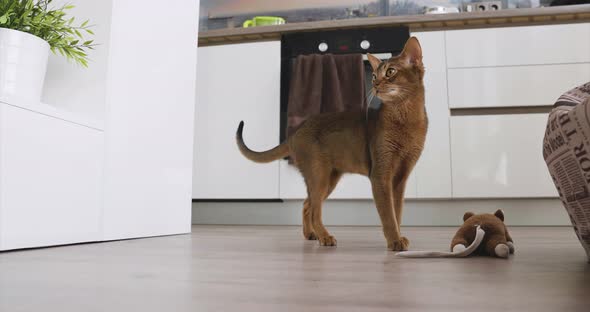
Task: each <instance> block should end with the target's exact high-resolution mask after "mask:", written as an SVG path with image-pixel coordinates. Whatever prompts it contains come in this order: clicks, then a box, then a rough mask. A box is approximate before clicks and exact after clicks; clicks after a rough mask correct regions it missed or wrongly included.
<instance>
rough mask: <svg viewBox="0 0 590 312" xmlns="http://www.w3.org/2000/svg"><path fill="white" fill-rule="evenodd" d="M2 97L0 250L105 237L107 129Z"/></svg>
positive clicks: (40, 106)
mask: <svg viewBox="0 0 590 312" xmlns="http://www.w3.org/2000/svg"><path fill="white" fill-rule="evenodd" d="M43 106H45V104H39V103H37V104H36V105H34V106H23V107H20V106H16V105H9V104H6V103H2V102H0V173H1V175H0V250H10V249H20V248H30V247H41V246H51V245H61V244H71V243H80V242H89V241H99V240H101V239H102V235H101V232H102V228H101V226H102V200H101V194H102V193H101V189H102V176H103V175H102V169H103V163H102V162H103V144H104V142H103V139H104V138H103V131H102V130H100V129H96V128H92V127H91V126H88V125H85V124H82V123H79V122H78V121H77V120H68V119H69V118H66V114H63V115H61V114H60V115H55V116H52V115H50V114H48V113H47V111H49V110H47V111H43V110H40V111H36V110H35V109H36V108H41V109H44V107H43Z"/></svg>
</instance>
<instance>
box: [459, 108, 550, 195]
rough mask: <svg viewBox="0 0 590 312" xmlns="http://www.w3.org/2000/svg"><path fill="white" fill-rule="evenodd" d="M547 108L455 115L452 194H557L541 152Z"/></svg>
mask: <svg viewBox="0 0 590 312" xmlns="http://www.w3.org/2000/svg"><path fill="white" fill-rule="evenodd" d="M546 122H547V114H518V115H486V116H453V117H451V159H452V168H453V169H452V172H453V175H452V176H453V197H456V198H511V197H521V198H522V197H556V196H557V192H556V190H555V187H554V186H553V183H552V181H551V177H550V175H549V173H548V171H547V167H546V166H545V162H544V160H543V155H542V145H543V136H544V134H545V126H546Z"/></svg>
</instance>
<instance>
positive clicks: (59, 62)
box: [43, 0, 112, 120]
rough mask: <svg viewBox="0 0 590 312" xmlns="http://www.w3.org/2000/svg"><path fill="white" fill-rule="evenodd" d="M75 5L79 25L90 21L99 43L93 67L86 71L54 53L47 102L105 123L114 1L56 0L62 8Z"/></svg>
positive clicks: (91, 53) (47, 80) (91, 54)
mask: <svg viewBox="0 0 590 312" xmlns="http://www.w3.org/2000/svg"><path fill="white" fill-rule="evenodd" d="M64 3H71V4H74V5H75V6H76V8H74V9H72V10H71V11H70V13H71V14H72V16H75V17H76V19H77V23H81V22H83V21H84V20H87V19H89V20H90V23H91V24H92V25H95V27H93V28H92V30H93V31H94V33H95V34H96V35H95V36H93V37H88V39H94V41H95V43H96V44H98V46H97V47H96V49H95V50H92V51H89V58H90V64H89V67H88V68H83V67H81V66H78V65H76V64H74V63H72V62H68V61H67V60H66V59H65V58H64V57H62V56H61V55H54V54H50V56H49V63H48V68H47V76H46V78H45V87H44V90H43V102H45V103H48V104H50V105H53V106H56V107H58V108H62V109H66V110H69V111H72V112H76V113H81V114H84V115H88V116H91V117H92V118H94V119H98V120H103V119H104V113H105V100H106V82H107V68H108V56H109V46H110V45H109V37H110V32H111V10H112V1H107V0H100V1H82V0H56V1H54V2H53V3H52V4H53V5H55V6H56V7H57V6H61V5H63V4H64Z"/></svg>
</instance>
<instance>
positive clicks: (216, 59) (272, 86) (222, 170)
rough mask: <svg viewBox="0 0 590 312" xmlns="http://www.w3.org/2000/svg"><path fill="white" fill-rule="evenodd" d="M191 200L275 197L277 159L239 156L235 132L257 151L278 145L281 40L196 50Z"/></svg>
mask: <svg viewBox="0 0 590 312" xmlns="http://www.w3.org/2000/svg"><path fill="white" fill-rule="evenodd" d="M198 54H199V55H198V57H199V64H198V67H197V104H196V115H195V145H194V151H195V153H194V154H195V160H194V181H193V198H197V199H273V198H279V162H272V163H269V164H256V163H253V162H251V161H249V160H247V159H246V158H244V156H242V155H241V154H240V152H239V150H238V148H237V146H236V141H235V133H236V129H237V127H238V124H239V122H240V121H241V120H243V121H244V122H245V127H244V141H245V142H246V144H247V145H248V146H249V147H250V148H251V149H253V150H257V151H262V150H268V149H270V148H273V147H275V146H277V145H278V144H279V122H280V121H279V118H280V73H281V64H280V60H281V44H280V42H278V41H272V42H262V43H247V44H233V45H223V46H213V47H203V48H199V51H198Z"/></svg>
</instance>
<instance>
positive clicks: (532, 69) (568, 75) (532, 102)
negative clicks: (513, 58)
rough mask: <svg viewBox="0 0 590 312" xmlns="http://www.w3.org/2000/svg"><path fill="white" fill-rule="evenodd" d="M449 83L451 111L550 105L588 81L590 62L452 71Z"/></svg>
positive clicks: (449, 72)
mask: <svg viewBox="0 0 590 312" xmlns="http://www.w3.org/2000/svg"><path fill="white" fill-rule="evenodd" d="M588 41H590V40H588ZM448 81H449V106H450V107H451V108H474V107H507V106H543V105H553V103H554V102H555V100H556V99H557V98H558V97H559V96H560V95H561V94H563V92H564V91H566V90H570V89H572V88H573V87H576V86H579V85H581V84H583V83H586V82H588V81H590V63H584V64H559V65H532V66H510V67H480V68H454V69H449V70H448Z"/></svg>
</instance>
